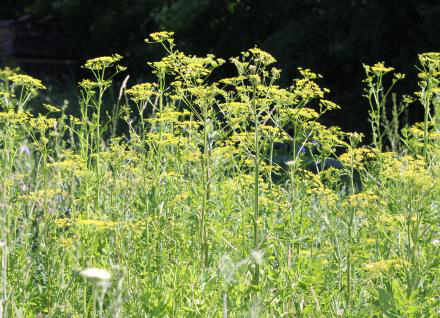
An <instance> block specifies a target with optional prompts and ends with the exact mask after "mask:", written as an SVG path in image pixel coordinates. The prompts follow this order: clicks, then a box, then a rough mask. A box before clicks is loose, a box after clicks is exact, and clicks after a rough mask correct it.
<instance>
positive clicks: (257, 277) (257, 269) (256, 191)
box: [252, 85, 260, 285]
mask: <svg viewBox="0 0 440 318" xmlns="http://www.w3.org/2000/svg"><path fill="white" fill-rule="evenodd" d="M253 88H254V89H253V92H252V109H253V110H254V120H255V133H254V143H255V157H254V165H255V181H254V182H255V189H254V249H257V248H258V242H259V240H258V212H259V196H260V189H259V178H258V177H259V169H258V164H259V157H260V155H259V152H260V149H259V143H258V139H259V136H258V130H259V124H258V110H257V107H256V94H257V85H253ZM259 280H260V266H259V265H258V264H257V263H256V264H255V271H254V279H253V283H254V284H255V285H257V284H258V283H259Z"/></svg>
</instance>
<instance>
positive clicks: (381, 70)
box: [371, 62, 394, 74]
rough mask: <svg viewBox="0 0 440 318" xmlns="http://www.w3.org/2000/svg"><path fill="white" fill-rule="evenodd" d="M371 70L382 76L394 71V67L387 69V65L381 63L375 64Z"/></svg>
mask: <svg viewBox="0 0 440 318" xmlns="http://www.w3.org/2000/svg"><path fill="white" fill-rule="evenodd" d="M371 70H372V71H373V72H374V73H382V74H385V73H388V72H391V71H393V70H394V68H392V67H386V66H385V64H384V63H383V62H379V63H376V64H374V65H373V66H372V67H371Z"/></svg>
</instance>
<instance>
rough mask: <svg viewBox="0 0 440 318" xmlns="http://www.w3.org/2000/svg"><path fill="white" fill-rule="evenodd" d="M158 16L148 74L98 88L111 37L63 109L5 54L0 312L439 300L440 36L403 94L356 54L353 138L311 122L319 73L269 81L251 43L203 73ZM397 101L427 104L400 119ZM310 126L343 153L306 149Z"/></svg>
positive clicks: (226, 312) (264, 308)
mask: <svg viewBox="0 0 440 318" xmlns="http://www.w3.org/2000/svg"><path fill="white" fill-rule="evenodd" d="M172 36H173V34H172V33H169V32H160V33H153V34H151V35H150V37H149V38H148V39H147V40H146V42H147V43H148V44H151V45H162V46H163V48H164V51H165V52H166V56H165V57H164V58H163V59H161V60H160V61H156V62H151V63H148V65H149V66H148V68H149V69H150V70H151V71H152V73H153V74H154V75H155V77H156V81H154V82H147V83H139V84H136V85H132V86H130V87H127V85H126V84H127V81H125V82H124V84H123V85H122V87H120V89H119V88H116V89H118V92H119V94H118V98H117V99H116V100H115V102H114V104H113V105H111V107H108V105H105V100H106V99H105V96H106V94H108V92H109V90H111V89H114V88H112V79H113V78H114V77H115V76H119V77H120V76H124V72H125V68H124V67H123V66H121V65H120V62H121V59H122V57H121V56H119V55H113V56H106V57H99V58H95V59H92V60H88V61H87V62H86V63H85V65H84V66H83V67H84V68H86V69H88V70H90V74H91V78H90V79H84V80H83V81H81V82H80V83H79V89H80V96H79V109H80V112H79V115H77V116H74V115H73V114H74V112H73V111H72V110H70V109H69V108H68V107H66V105H67V104H65V105H64V106H62V105H52V104H43V106H44V109H45V111H44V112H42V113H38V114H37V113H35V112H33V111H32V107H31V105H32V100H34V101H35V99H33V98H34V97H35V96H37V95H38V94H39V93H41V91H43V90H45V86H44V84H43V83H41V82H40V81H39V80H37V79H34V78H32V77H30V76H27V75H23V74H19V71H18V70H13V69H9V68H4V69H1V70H0V108H1V112H0V127H1V128H0V164H1V168H0V176H1V177H0V211H1V215H0V227H1V234H0V235H1V237H0V253H1V262H0V282H1V283H0V295H1V299H0V317H225V318H226V317H243V316H248V317H436V316H438V315H439V312H440V295H439V290H440V267H439V264H440V223H439V216H440V212H439V211H440V207H439V201H440V181H439V180H440V179H439V178H438V175H439V173H440V166H439V165H440V164H439V156H440V144H439V141H438V140H439V138H440V132H439V129H440V121H439V118H438V116H439V115H438V114H440V112H439V111H437V112H436V111H435V110H437V109H436V108H438V106H439V104H440V85H439V77H440V53H424V54H420V55H419V60H420V61H419V66H418V67H417V70H418V73H419V87H420V89H419V91H418V92H415V93H413V94H412V95H408V96H402V97H399V96H396V95H393V93H392V88H393V86H394V85H398V81H401V80H404V75H403V74H399V73H395V74H394V70H393V69H392V68H391V67H387V66H385V65H384V64H383V63H377V64H375V65H372V66H368V65H364V68H365V73H366V80H365V97H366V98H367V100H368V102H369V105H370V123H371V128H372V134H373V143H372V145H369V146H362V145H363V143H362V138H363V136H362V135H361V134H358V133H356V132H353V133H347V132H343V131H341V130H340V129H339V128H338V127H326V126H324V125H322V124H321V123H320V117H321V116H323V115H324V114H325V113H326V112H328V111H337V109H338V106H337V105H336V104H335V103H333V102H331V101H329V100H327V99H326V94H327V93H328V92H329V91H328V89H325V88H321V87H320V86H319V78H320V77H321V76H320V75H319V74H316V73H314V72H312V71H311V70H308V69H302V68H299V69H298V74H297V78H295V79H294V80H293V82H292V85H291V86H290V87H288V88H282V87H279V86H278V85H277V84H276V81H277V79H279V77H280V72H281V71H280V70H279V69H276V68H273V67H271V64H273V63H274V62H275V59H274V58H273V57H272V56H271V55H270V54H269V53H267V52H264V51H262V50H260V49H259V48H252V49H250V50H248V51H246V52H243V53H242V54H241V56H239V57H234V58H231V59H230V61H229V62H230V63H232V64H233V65H234V66H235V67H236V70H237V76H236V77H233V78H223V79H221V80H219V81H212V80H210V75H211V74H212V73H213V72H215V69H216V68H218V67H221V65H222V64H224V63H226V62H225V61H224V60H222V59H219V58H216V57H215V56H213V55H207V56H206V57H196V56H189V55H185V54H184V53H183V52H181V51H179V50H178V49H176V47H175V45H174V41H173V37H172ZM119 73H121V74H119ZM40 106H41V105H40ZM412 107H423V109H424V110H425V117H424V121H423V122H420V123H416V124H414V125H409V124H408V123H405V122H402V121H401V120H400V119H401V118H402V116H401V115H402V113H403V112H404V110H405V109H410V108H412ZM109 109H111V110H109ZM342 115H343V114H342ZM366 120H367V119H366ZM283 143H284V144H289V145H290V146H289V147H288V149H289V152H288V156H289V157H288V159H289V160H287V163H286V164H280V163H279V162H277V161H276V160H275V159H274V158H276V157H277V155H279V153H277V152H279V149H278V148H279V147H277V145H279V144H283ZM316 144H318V145H319V146H318V147H319V151H318V152H314V153H312V154H311V155H312V156H313V160H314V161H315V162H320V160H325V159H324V158H337V159H338V160H339V162H341V164H342V165H343V168H342V169H326V170H323V171H320V172H318V173H316V174H314V173H311V172H310V171H308V170H307V169H304V163H305V161H306V160H307V159H306V155H307V153H306V151H304V149H307V148H308V147H309V148H310V147H311V146H316ZM283 155H286V154H283ZM309 155H310V153H309ZM355 172H356V173H358V174H359V175H360V177H361V179H362V183H363V187H362V191H355V190H356V188H355V187H354V186H353V183H354V175H355ZM342 175H344V176H348V177H349V178H348V180H349V183H351V186H350V184H349V185H348V186H347V185H341V183H340V181H339V180H340V178H341V176H342ZM358 190H359V189H358Z"/></svg>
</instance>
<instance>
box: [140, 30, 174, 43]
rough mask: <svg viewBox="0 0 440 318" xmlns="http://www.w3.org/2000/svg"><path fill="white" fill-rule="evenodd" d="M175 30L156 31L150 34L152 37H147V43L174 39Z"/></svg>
mask: <svg viewBox="0 0 440 318" xmlns="http://www.w3.org/2000/svg"><path fill="white" fill-rule="evenodd" d="M173 35H174V32H154V33H151V34H150V38H147V39H145V42H146V43H160V42H163V41H165V40H168V41H172V37H173Z"/></svg>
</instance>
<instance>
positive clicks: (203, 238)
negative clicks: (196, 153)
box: [200, 102, 210, 267]
mask: <svg viewBox="0 0 440 318" xmlns="http://www.w3.org/2000/svg"><path fill="white" fill-rule="evenodd" d="M208 119H209V118H208V112H207V103H206V102H205V103H203V157H202V174H203V176H202V184H203V190H204V194H203V203H202V218H201V228H200V231H201V233H200V234H201V242H202V244H201V247H202V258H203V264H204V266H205V267H208V261H209V260H208V238H207V234H206V209H207V204H208V201H209V189H210V178H209V166H208V162H207V160H208V159H209V155H210V154H209V149H208Z"/></svg>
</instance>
